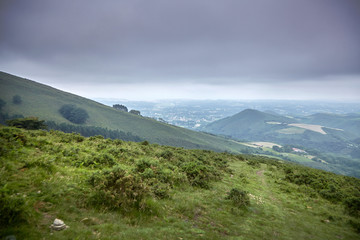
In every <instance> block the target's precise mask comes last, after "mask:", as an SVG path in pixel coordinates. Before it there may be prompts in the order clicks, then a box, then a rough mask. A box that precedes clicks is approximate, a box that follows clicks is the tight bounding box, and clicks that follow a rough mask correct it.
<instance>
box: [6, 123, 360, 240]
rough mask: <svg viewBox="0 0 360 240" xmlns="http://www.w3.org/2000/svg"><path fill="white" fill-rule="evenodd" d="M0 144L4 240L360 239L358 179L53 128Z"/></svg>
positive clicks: (10, 133)
mask: <svg viewBox="0 0 360 240" xmlns="http://www.w3.org/2000/svg"><path fill="white" fill-rule="evenodd" d="M0 142H1V144H0V148H1V149H0V211H1V215H0V236H1V237H4V238H5V237H6V236H10V235H14V236H16V238H17V239H43V238H45V239H100V238H101V239H180V238H181V239H273V238H274V239H357V238H359V233H358V232H357V231H359V226H360V219H359V201H358V200H359V199H360V180H359V179H356V178H352V177H346V176H341V175H336V174H333V173H328V172H325V171H321V170H316V169H310V168H307V167H303V166H299V165H296V164H289V163H286V162H284V161H280V160H275V159H269V158H266V157H261V156H252V155H233V154H229V153H217V152H212V151H208V150H185V149H183V148H175V147H170V146H160V145H157V144H150V143H149V142H147V141H143V142H140V143H135V142H126V141H122V140H110V139H105V138H104V137H102V136H93V137H89V138H86V137H83V136H81V135H79V134H75V133H71V134H69V133H63V132H60V131H54V130H50V131H44V130H24V129H19V128H14V127H0ZM55 218H60V219H62V220H63V221H64V222H65V224H67V225H68V226H69V227H70V228H68V229H65V230H62V231H52V230H51V229H50V228H49V226H50V225H51V223H52V222H53V221H54V219H55Z"/></svg>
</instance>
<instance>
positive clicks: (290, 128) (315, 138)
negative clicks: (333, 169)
mask: <svg viewBox="0 0 360 240" xmlns="http://www.w3.org/2000/svg"><path fill="white" fill-rule="evenodd" d="M359 123H360V121H359V119H357V116H354V115H351V116H338V115H327V114H315V115H312V116H310V117H307V118H290V117H285V116H281V115H274V114H270V113H265V112H260V111H257V110H251V109H247V110H244V111H242V112H240V113H238V114H235V115H233V116H231V117H228V118H224V119H221V120H218V121H215V122H213V123H210V124H208V125H207V126H206V127H205V128H204V131H207V132H210V133H213V134H219V135H225V136H230V137H232V138H234V139H241V140H249V141H271V142H275V143H279V144H293V145H301V146H304V147H307V148H313V149H318V150H321V151H324V152H333V153H340V154H349V152H350V151H352V150H354V149H352V147H351V148H350V147H349V146H352V141H353V140H354V139H356V138H359V136H360V134H359V133H358V132H357V130H356V129H357V127H358V126H359ZM349 148H350V149H349Z"/></svg>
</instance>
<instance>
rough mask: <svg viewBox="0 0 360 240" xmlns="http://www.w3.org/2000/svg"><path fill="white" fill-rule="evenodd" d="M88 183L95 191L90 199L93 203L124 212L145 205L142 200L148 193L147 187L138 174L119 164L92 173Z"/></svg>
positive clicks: (140, 208)
mask: <svg viewBox="0 0 360 240" xmlns="http://www.w3.org/2000/svg"><path fill="white" fill-rule="evenodd" d="M89 183H90V184H91V185H92V186H93V187H94V191H95V194H94V195H93V196H92V197H91V200H90V202H91V203H92V204H94V205H97V206H100V207H104V208H106V209H120V210H122V211H124V212H129V211H131V210H133V209H136V210H142V209H144V208H145V207H146V206H145V205H146V204H145V201H144V200H145V198H146V197H147V196H148V195H149V189H148V187H146V186H145V184H144V183H143V182H142V180H141V178H140V177H139V176H137V175H134V174H130V173H129V172H128V171H126V170H124V169H123V168H122V167H121V166H115V167H113V168H112V169H110V170H104V171H99V172H97V173H95V174H93V175H92V176H91V177H90V179H89Z"/></svg>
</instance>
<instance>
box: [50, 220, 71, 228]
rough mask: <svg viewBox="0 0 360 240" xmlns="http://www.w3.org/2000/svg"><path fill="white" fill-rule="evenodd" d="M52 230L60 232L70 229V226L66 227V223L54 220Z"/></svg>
mask: <svg viewBox="0 0 360 240" xmlns="http://www.w3.org/2000/svg"><path fill="white" fill-rule="evenodd" d="M50 228H51V229H52V230H56V231H60V230H63V229H66V228H68V226H66V224H64V221H62V220H60V219H57V218H56V219H55V220H54V223H53V224H51V226H50Z"/></svg>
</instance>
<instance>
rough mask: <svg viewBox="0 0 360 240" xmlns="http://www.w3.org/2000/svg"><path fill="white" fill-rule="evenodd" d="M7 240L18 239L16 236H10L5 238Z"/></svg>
mask: <svg viewBox="0 0 360 240" xmlns="http://www.w3.org/2000/svg"><path fill="white" fill-rule="evenodd" d="M5 240H16V237H15V236H14V235H9V236H6V237H5Z"/></svg>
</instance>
